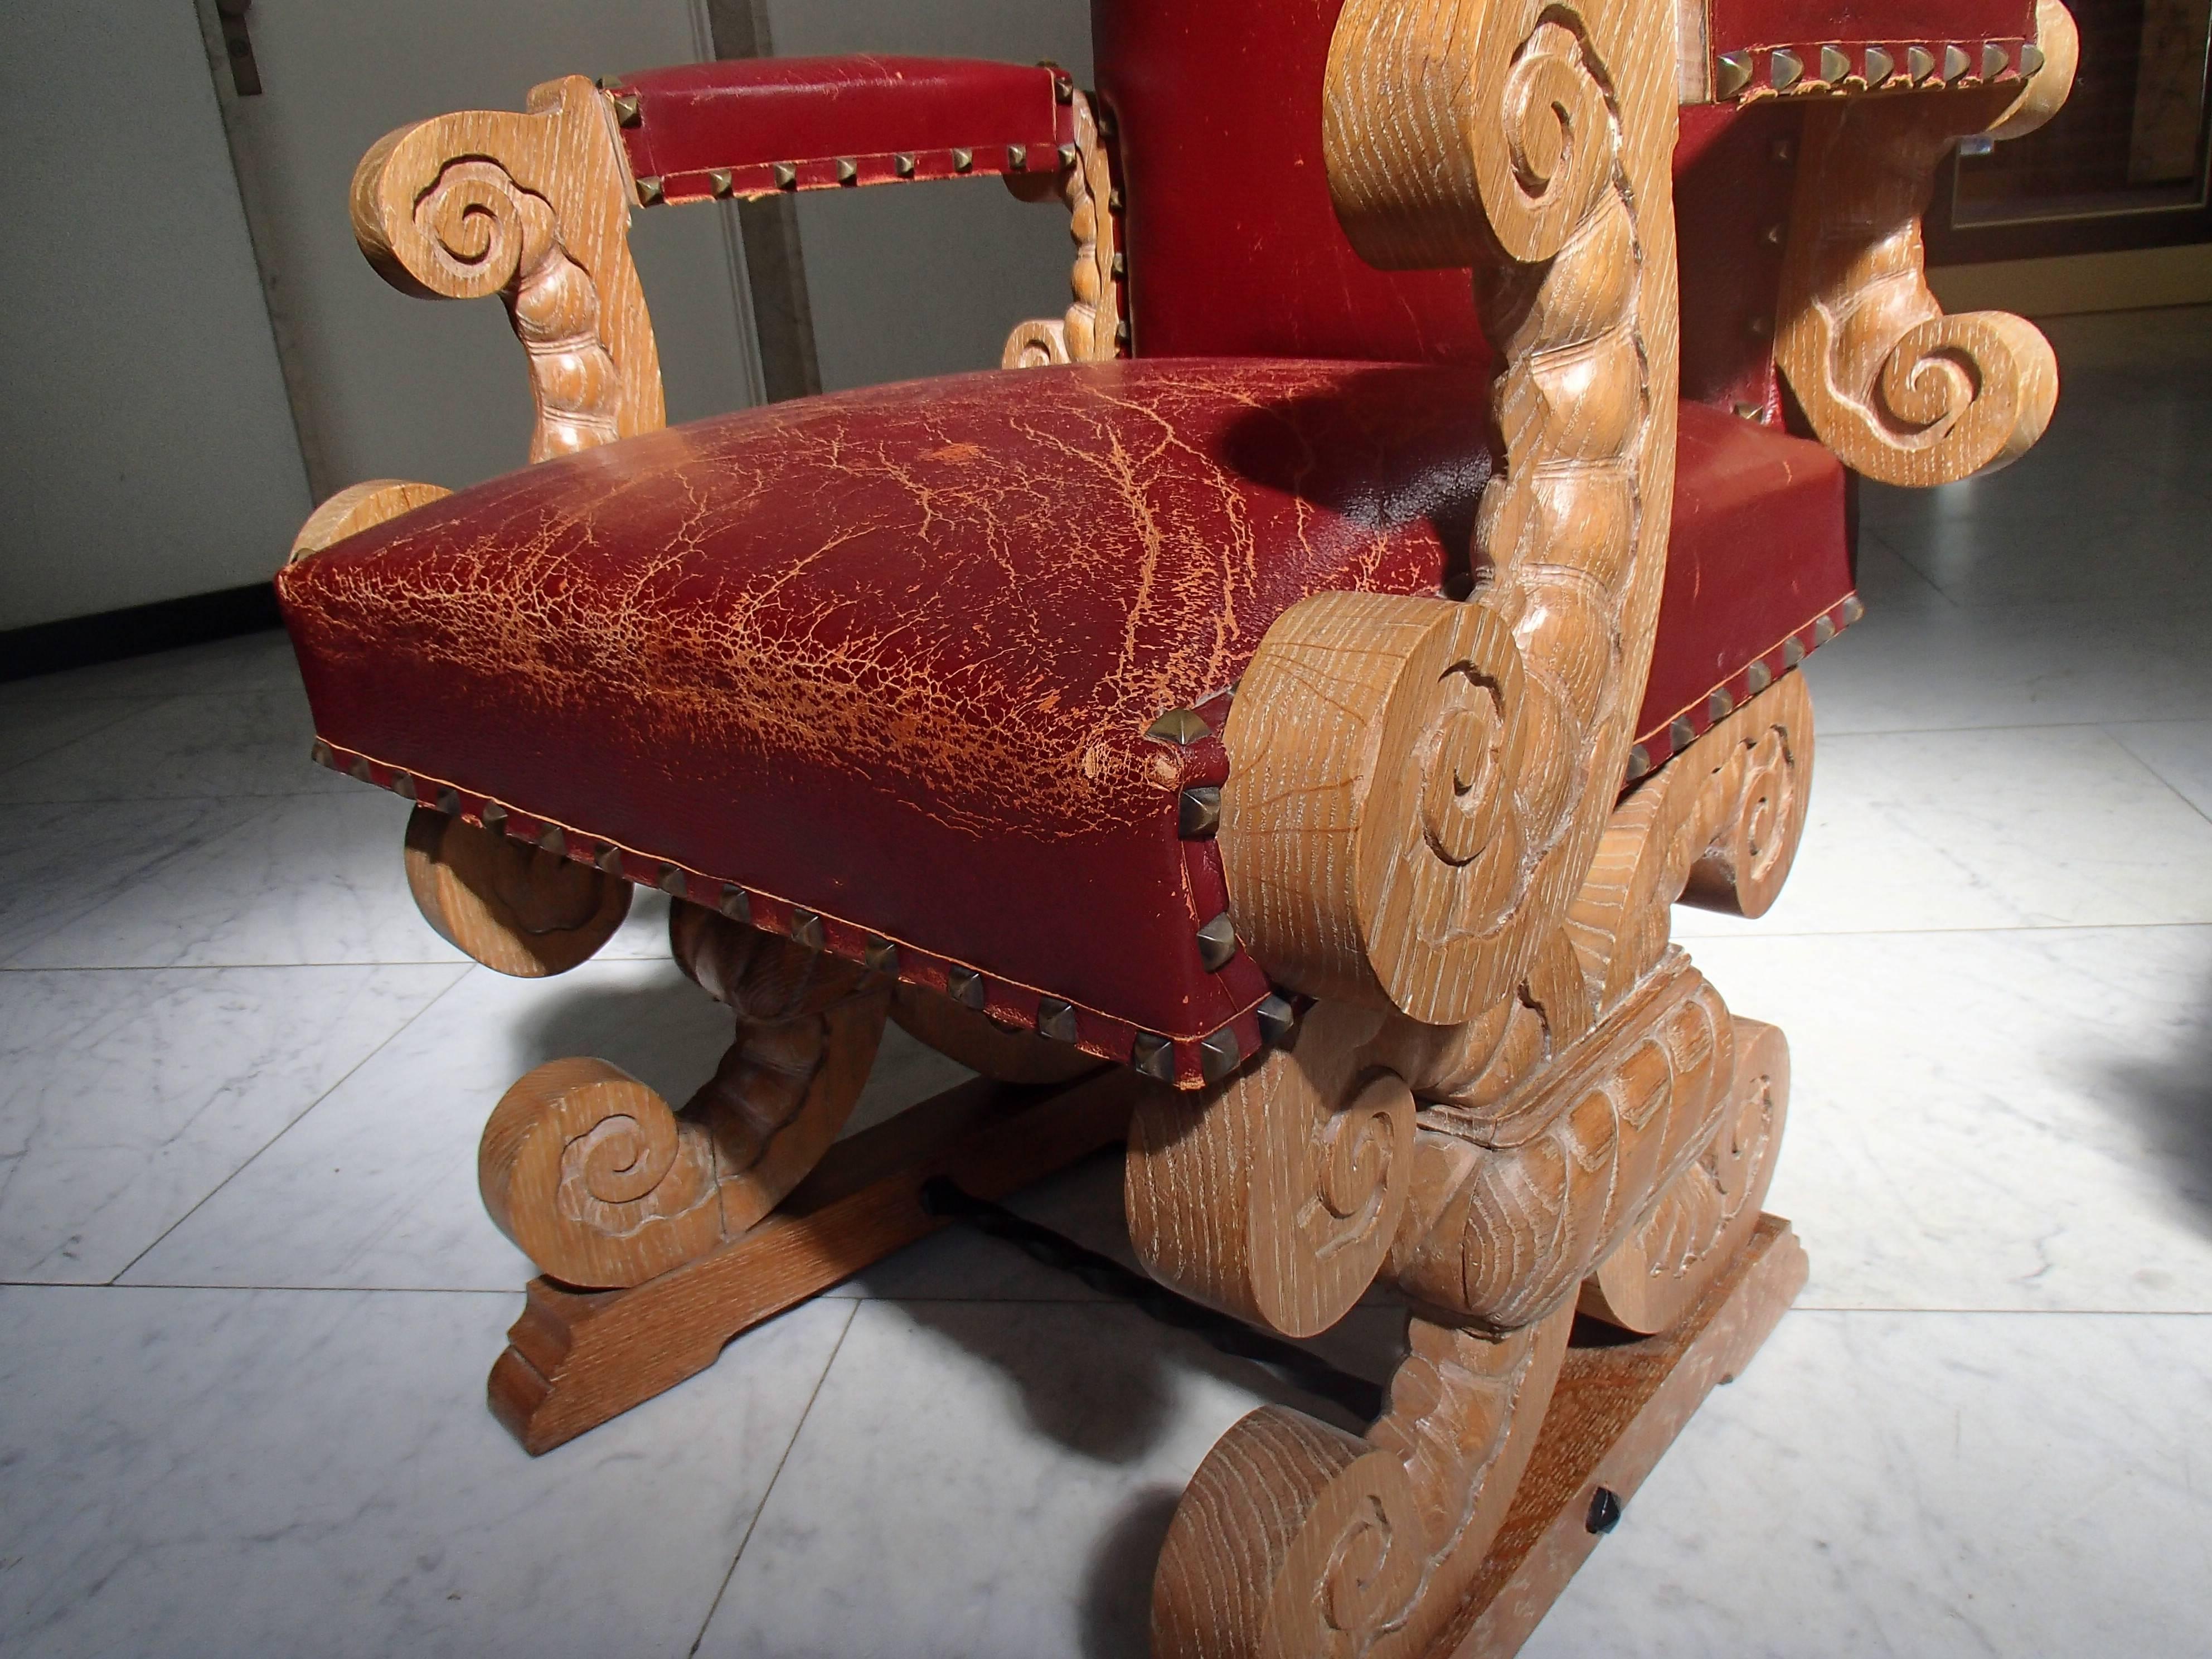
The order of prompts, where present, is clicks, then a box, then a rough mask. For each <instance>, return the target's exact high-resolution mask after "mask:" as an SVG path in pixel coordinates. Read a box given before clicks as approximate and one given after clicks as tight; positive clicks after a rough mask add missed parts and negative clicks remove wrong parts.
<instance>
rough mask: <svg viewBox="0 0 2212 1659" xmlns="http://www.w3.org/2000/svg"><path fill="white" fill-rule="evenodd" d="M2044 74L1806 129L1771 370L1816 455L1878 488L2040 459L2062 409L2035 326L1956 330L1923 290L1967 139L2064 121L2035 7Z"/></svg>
mask: <svg viewBox="0 0 2212 1659" xmlns="http://www.w3.org/2000/svg"><path fill="white" fill-rule="evenodd" d="M2037 21H2038V27H2039V33H2040V37H2041V39H2040V45H2041V47H2042V51H2043V54H2044V62H2043V66H2042V67H2041V68H2040V69H2039V70H2037V72H2036V73H2035V74H2034V75H2033V76H2031V77H2029V79H2028V80H2027V82H2024V83H2023V82H2004V83H2002V84H1999V85H1991V86H1984V87H1979V88H1974V89H1972V90H1969V91H1965V92H1950V93H1936V94H1911V95H1906V96H1894V97H1881V98H1854V99H1850V100H1841V101H1837V102H1833V103H1827V104H1823V105H1821V106H1817V107H1814V109H1812V110H1811V111H1810V112H1808V115H1807V117H1806V121H1805V133H1804V140H1803V148H1802V156H1801V159H1800V161H1799V170H1798V178H1797V193H1796V206H1795V209H1794V210H1793V215H1792V222H1791V227H1790V243H1789V249H1788V253H1787V256H1786V258H1785V259H1784V265H1783V276H1782V306H1781V315H1780V319H1779V321H1778V326H1777V331H1776V336H1775V354H1774V355H1775V360H1776V362H1778V365H1779V366H1780V368H1781V369H1782V372H1783V374H1784V375H1786V376H1787V377H1788V378H1789V380H1790V389H1791V390H1792V391H1793V392H1796V395H1797V400H1798V402H1799V404H1801V405H1802V407H1803V409H1804V411H1805V416H1806V418H1807V419H1808V421H1810V422H1812V426H1813V429H1814V432H1815V433H1816V434H1817V435H1819V437H1820V441H1821V442H1823V443H1824V444H1826V445H1827V447H1829V448H1830V449H1832V450H1833V451H1834V452H1835V453H1836V454H1837V456H1838V458H1839V459H1841V460H1842V461H1843V462H1844V465H1846V466H1849V467H1850V468H1851V469H1852V470H1853V471H1857V472H1861V473H1863V474H1864V475H1865V476H1866V477H1870V478H1875V479H1879V480H1880V481H1881V482H1882V483H1890V484H1901V485H1930V484H1939V483H1951V482H1953V481H1954V480H1957V479H1960V478H1965V477H1972V475H1973V474H1975V473H1977V472H1981V471H1990V470H1993V469H1995V468H1997V467H2001V466H2004V465H2008V464H2009V463H2011V462H2013V461H2015V460H2017V459H2020V457H2021V455H2023V454H2025V453H2027V451H2028V449H2029V448H2030V447H2033V444H2034V443H2035V441H2036V440H2037V439H2039V438H2040V437H2041V436H2042V435H2043V431H2044V428H2045V427H2046V426H2047V425H2049V423H2050V421H2051V409H2052V407H2053V405H2054V404H2056V402H2057V396H2058V366H2057V359H2056V358H2055V357H2053V356H2052V355H2051V346H2050V343H2048V342H2047V341H2045V339H2044V337H2043V336H2042V335H2041V334H2040V333H2039V332H2038V331H2037V330H2036V329H2035V327H2034V325H2032V324H2030V323H2028V322H2026V321H2024V320H2023V319H2020V318H2018V317H2014V316H2009V315H2008V314H2006V313H2002V312H1994V311H1986V312H1971V313H1966V314H1964V315H1961V316H1957V317H1949V316H1946V315H1945V314H1944V313H1943V309H1942V306H1941V305H1939V304H1938V303H1937V301H1936V296H1935V295H1934V294H1933V293H1932V292H1931V291H1930V290H1929V287H1928V283H1927V280H1926V277H1925V276H1924V275H1923V263H1924V259H1925V251H1924V249H1923V246H1922V242H1921V234H1920V221H1921V217H1922V216H1923V214H1924V213H1925V212H1926V211H1927V208H1928V202H1929V194H1930V192H1931V191H1932V190H1933V189H1934V184H1935V175H1936V167H1937V166H1938V164H1939V163H1940V162H1941V161H1942V160H1943V158H1944V157H1945V156H1946V155H1948V154H1949V153H1950V151H1951V149H1952V147H1953V145H1954V144H1955V143H1957V142H1958V140H1959V139H1960V138H1961V137H1965V136H1966V135H1969V134H1972V133H1978V132H1983V131H1987V132H1989V133H1990V136H1992V137H1997V138H2011V137H2019V136H2020V135H2021V134H2023V133H2026V132H2030V131H2033V130H2034V129H2035V128H2037V127H2039V126H2040V125H2043V123H2044V122H2045V121H2046V120H2048V119H2049V118H2051V116H2052V115H2053V114H2055V113H2057V110H2058V108H2059V106H2061V105H2063V103H2064V102H2065V100H2066V96H2067V94H2068V93H2069V91H2070V90H2071V89H2072V87H2073V82H2074V69H2075V60H2076V58H2077V56H2078V53H2079V43H2078V40H2077V38H2076V36H2075V29H2074V20H2073V18H2072V16H2071V15H2069V13H2068V11H2067V9H2066V8H2065V7H2064V6H2063V5H2062V4H2060V3H2058V0H2040V3H2039V6H2038V8H2037Z"/></svg>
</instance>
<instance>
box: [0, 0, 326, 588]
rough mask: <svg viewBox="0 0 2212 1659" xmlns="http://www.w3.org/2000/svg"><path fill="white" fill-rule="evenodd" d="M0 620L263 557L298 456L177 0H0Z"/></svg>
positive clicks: (208, 583)
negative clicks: (0, 390) (0, 166)
mask: <svg viewBox="0 0 2212 1659" xmlns="http://www.w3.org/2000/svg"><path fill="white" fill-rule="evenodd" d="M0 154H4V155H6V156H7V157H8V166H7V167H6V168H5V169H4V172H0V225H4V226H5V229H4V231H0V387H4V389H5V395H4V396H0V629H6V628H21V627H26V626H28V625H29V624H32V623H41V622H51V621H54V620H56V619H58V618H60V617H74V616H82V615H84V614H86V613H88V612H91V611H107V610H113V609H117V608H119V607H122V606H125V605H144V604H148V603H150V602H152V601H155V600H158V599H174V598H178V597H179V596H181V595H184V594H187V593H197V592H209V591H210V590H213V589H216V588H223V587H233V586H240V585H241V584H243V583H246V582H250V581H255V580H260V579H262V578H264V577H266V576H267V575H268V574H269V573H270V571H271V570H272V569H274V568H276V564H277V563H278V562H280V561H281V559H282V557H283V551H284V549H285V547H286V546H287V544H289V542H290V540H291V537H292V532H294V531H295V530H296V529H298V528H299V525H300V520H301V518H302V517H304V516H305V515H306V513H307V509H308V507H309V506H310V503H309V501H308V499H307V478H306V476H305V474H304V473H303V471H301V462H300V453H299V448H298V446H297V442H296V440H295V435H294V433H293V429H292V422H291V416H290V414H289V410H288V409H287V406H286V404H285V399H284V392H283V380H282V377H281V375H280V374H279V373H278V369H277V364H276V350H275V348H274V346H273V345H272V343H271V342H270V333H269V325H268V318H267V315H266V313H265V312H264V307H263V305H262V298H261V289H260V285H259V283H258V281H257V279H256V277H255V274H254V268H253V258H252V247H251V245H250V244H249V242H248V240H247V238H246V221H245V216H244V215H243V213H242V212H241V210H240V205H239V197H238V191H237V185H236V183H235V181H234V178H233V176H232V173H231V168H230V158H229V156H228V154H227V153H226V150H225V149H224V144H223V134H222V122H221V118H220V117H219V116H218V114H217V112H216V100H215V93H214V89H213V88H212V85H211V84H210V81H209V78H208V70H207V58H206V55H205V53H204V51H203V49H202V47H201V44H200V34H199V28H198V25H197V22H196V21H195V20H194V18H193V15H192V12H191V7H190V6H189V5H186V4H179V3H167V4H148V3H143V0H139V3H131V0H10V3H9V4H7V5H5V6H0Z"/></svg>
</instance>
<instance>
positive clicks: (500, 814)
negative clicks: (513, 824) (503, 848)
mask: <svg viewBox="0 0 2212 1659" xmlns="http://www.w3.org/2000/svg"><path fill="white" fill-rule="evenodd" d="M483 827H484V828H485V829H489V830H490V831H491V832H492V833H493V834H494V835H497V834H498V833H499V832H500V831H501V829H505V828H506V827H507V808H505V807H504V806H501V805H500V804H499V803H498V802H497V801H495V800H488V801H486V802H485V803H484V810H483Z"/></svg>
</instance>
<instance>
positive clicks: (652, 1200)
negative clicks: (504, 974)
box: [477, 903, 890, 1287]
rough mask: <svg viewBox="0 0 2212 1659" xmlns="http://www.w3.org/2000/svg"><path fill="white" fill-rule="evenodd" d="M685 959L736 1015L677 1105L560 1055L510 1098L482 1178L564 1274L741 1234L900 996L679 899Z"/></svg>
mask: <svg viewBox="0 0 2212 1659" xmlns="http://www.w3.org/2000/svg"><path fill="white" fill-rule="evenodd" d="M670 931H671V939H672V942H673V944H674V946H675V951H676V956H677V959H678V962H680V963H682V964H683V965H684V968H685V969H686V970H687V971H688V972H689V973H690V975H691V976H692V978H694V979H695V980H696V981H698V982H699V984H700V985H701V986H702V987H704V988H705V989H706V990H708V992H710V993H711V994H714V996H715V997H716V998H717V999H718V1000H720V1001H722V1002H725V1003H726V1004H728V1005H729V1006H730V1007H731V1008H732V1011H733V1012H735V1013H736V1015H737V1024H738V1030H737V1039H736V1041H735V1042H732V1044H731V1046H730V1049H729V1052H728V1053H727V1054H726V1055H725V1056H724V1057H723V1060H722V1063H721V1065H720V1066H719V1067H718V1068H717V1069H716V1071H715V1073H714V1077H713V1078H712V1079H709V1080H708V1083H707V1084H706V1085H704V1086H703V1087H702V1088H701V1089H700V1090H699V1091H698V1092H697V1093H696V1094H695V1095H693V1096H692V1097H691V1099H690V1102H689V1103H686V1104H685V1106H684V1109H683V1110H682V1111H681V1112H671V1110H670V1109H669V1107H668V1103H667V1102H666V1101H665V1100H663V1099H662V1098H661V1097H660V1096H659V1095H658V1094H656V1093H654V1092H653V1091H652V1090H651V1089H649V1088H647V1086H646V1085H644V1084H642V1083H640V1082H638V1081H637V1080H636V1079H635V1078H632V1077H630V1076H629V1075H628V1074H626V1073H623V1071H621V1070H620V1069H619V1068H618V1067H616V1066H611V1065H609V1064H608V1063H607V1062H606V1061H605V1060H554V1061H551V1062H550V1063H549V1064H547V1065H544V1066H539V1067H538V1068H537V1069H536V1070H535V1071H533V1072H531V1073H528V1074H526V1076H524V1077H523V1078H522V1079H520V1081H518V1082H517V1083H516V1084H515V1085H514V1086H513V1088H511V1089H509V1090H508V1091H507V1093H506V1095H505V1096H504V1097H501V1101H500V1103H499V1105H498V1106H497V1108H495V1109H494V1111H493V1113H492V1115H491V1121H490V1122H489V1123H488V1124H486V1125H485V1127H484V1133H483V1143H482V1145H481V1146H480V1147H479V1149H478V1154H477V1177H478V1182H479V1185H480V1186H481V1188H482V1190H483V1199H484V1206H485V1208H486V1209H488V1210H489V1211H490V1212H491V1216H492V1219H493V1220H494V1221H495V1222H497V1223H498V1224H499V1226H500V1229H501V1231H503V1232H505V1233H506V1234H507V1237H510V1238H512V1239H513V1241H514V1242H515V1243H516V1244H517V1245H518V1246H520V1248H521V1249H522V1250H523V1252H524V1253H525V1254H526V1255H528V1256H529V1257H530V1258H531V1260H532V1261H535V1262H536V1263H537V1264H538V1267H541V1268H542V1269H544V1272H545V1273H548V1274H549V1275H550V1276H551V1277H552V1278H555V1279H562V1280H564V1281H566V1282H567V1283H568V1284H571V1285H586V1286H605V1287H613V1286H626V1285H640V1284H642V1283H644V1282H645V1281H646V1280H647V1279H653V1278H655V1277H657V1276H659V1274H661V1273H666V1272H668V1271H669V1270H670V1269H671V1268H673V1267H680V1266H682V1265H683V1264H684V1262H687V1261H691V1260H693V1259H695V1258H696V1257H698V1256H700V1255H705V1254H706V1253H707V1252H708V1250H711V1249H714V1248H715V1247H716V1246H718V1245H720V1244H721V1243H724V1242H725V1241H726V1240H728V1239H731V1238H734V1237H737V1236H738V1234H740V1233H743V1232H744V1231H745V1230H746V1229H748V1228H750V1226H752V1225H754V1224H755V1223H756V1222H757V1221H758V1220H760V1219H761V1218H762V1217H763V1216H764V1215H766V1214H767V1213H768V1212H769V1211H770V1210H771V1209H773V1208H775V1205H776V1204H777V1202H778V1201H779V1200H781V1199H782V1197H783V1195H784V1194H786V1193H787V1192H789V1191H790V1190H791V1189H792V1188H793V1187H794V1186H796V1185H797V1184H798V1183H799V1180H800V1178H801V1177H803V1176H805V1174H806V1172H807V1171H808V1170H811V1169H812V1168H813V1167H814V1165H815V1164H817V1162H819V1161H820V1159H821V1158H822V1155H823V1153H824V1152H827V1151H828V1150H829V1146H830V1144H831V1143H832V1142H833V1141H835V1140H836V1138H837V1132H838V1131H839V1130H840V1129H841V1128H842V1127H844V1123H845V1120H846V1118H847V1117H848V1115H850V1114H851V1112H852V1109H853V1103H854V1101H855V1100H856V1099H858V1098H859V1097H860V1090H861V1087H862V1086H863V1085H865V1084H866V1081H867V1078H868V1071H869V1068H870V1067H871V1066H872V1065H873V1063H874V1060H875V1054H876V1046H877V1044H878V1042H880V1041H881V1039H882V1036H883V1029H884V1016H885V1012H886V1010H887V1008H888V1006H889V1002H890V993H889V992H888V990H887V989H885V988H884V987H882V986H881V985H880V984H878V982H877V981H876V980H875V978H874V976H872V975H869V974H868V973H867V972H866V970H865V969H861V968H860V967H859V966H857V965H855V964H853V963H846V962H842V961H840V960H838V959H836V958H835V957H826V956H824V955H823V954H822V953H821V952H819V951H808V950H806V949H805V947H803V946H801V945H797V944H794V943H793V941H791V940H789V939H781V938H779V937H777V936H775V935H773V934H769V933H757V932H755V931H754V930H753V929H751V928H749V927H743V926H741V925H740V924H738V923H736V922H732V921H728V920H726V918H724V917H721V916H719V915H715V914H714V912H712V911H710V910H706V909H703V908H701V907H699V906H697V905H693V904H686V903H679V904H678V906H677V908H676V911H675V914H674V915H673V916H672V918H671V926H670Z"/></svg>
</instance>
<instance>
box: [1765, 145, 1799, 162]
mask: <svg viewBox="0 0 2212 1659" xmlns="http://www.w3.org/2000/svg"><path fill="white" fill-rule="evenodd" d="M1766 154H1767V157H1768V159H1769V160H1771V161H1772V162H1773V163H1774V165H1775V166H1777V167H1788V166H1789V165H1790V163H1791V162H1793V161H1796V159H1797V146H1796V144H1794V143H1791V142H1790V140H1789V139H1787V138H1777V139H1776V140H1775V141H1774V142H1773V143H1771V144H1769V145H1768V146H1767V147H1766Z"/></svg>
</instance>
